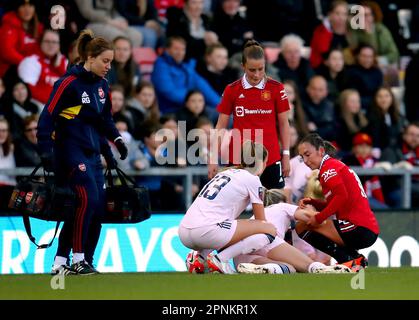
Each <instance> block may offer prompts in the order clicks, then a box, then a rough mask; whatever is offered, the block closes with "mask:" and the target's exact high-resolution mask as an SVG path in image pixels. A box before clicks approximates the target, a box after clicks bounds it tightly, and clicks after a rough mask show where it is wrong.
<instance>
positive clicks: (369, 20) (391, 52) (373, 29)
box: [349, 1, 399, 66]
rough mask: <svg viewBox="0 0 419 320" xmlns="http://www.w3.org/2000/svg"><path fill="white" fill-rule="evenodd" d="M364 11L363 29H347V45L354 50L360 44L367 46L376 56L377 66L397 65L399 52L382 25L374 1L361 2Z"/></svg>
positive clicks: (380, 12)
mask: <svg viewBox="0 0 419 320" xmlns="http://www.w3.org/2000/svg"><path fill="white" fill-rule="evenodd" d="M361 6H362V8H363V10H364V17H363V18H364V22H365V27H364V28H356V29H354V28H350V29H349V43H350V46H351V48H354V49H356V48H357V47H359V46H360V45H361V44H369V45H370V46H372V47H373V48H374V50H375V52H376V53H377V55H378V61H379V64H380V65H382V66H387V65H389V64H393V65H394V64H397V63H398V59H399V50H398V49H397V46H396V43H395V42H394V39H393V36H392V35H391V32H390V31H389V30H388V29H387V27H386V26H385V25H384V24H383V23H382V20H383V12H382V11H381V9H380V6H379V5H378V4H377V3H376V2H375V1H362V2H361Z"/></svg>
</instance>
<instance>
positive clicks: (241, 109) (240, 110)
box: [236, 106, 244, 117]
mask: <svg viewBox="0 0 419 320" xmlns="http://www.w3.org/2000/svg"><path fill="white" fill-rule="evenodd" d="M236 116H237V117H244V107H243V106H236Z"/></svg>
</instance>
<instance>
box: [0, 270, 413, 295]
mask: <svg viewBox="0 0 419 320" xmlns="http://www.w3.org/2000/svg"><path fill="white" fill-rule="evenodd" d="M354 276H355V274H292V275H244V274H235V275H221V274H205V275H192V274H188V273H184V272H170V273H169V272H168V273H108V274H99V275H93V276H84V277H83V276H69V277H65V278H64V286H65V288H64V289H63V290H61V289H57V290H53V289H52V288H51V279H52V276H50V275H46V274H43V275H1V276H0V299H48V300H49V299H76V300H78V299H82V300H84V299H100V300H102V299H112V300H113V299H124V300H130V299H136V300H170V299H176V300H224V299H229V300H258V299H259V300H292V299H298V300H305V299H309V300H328V299H334V300H336V299H337V300H348V299H356V300H363V299H369V300H371V299H372V300H375V299H377V300H383V299H384V300H386V299H392V300H398V299H403V300H411V299H414V300H419V268H411V267H401V268H374V267H370V268H368V269H367V270H366V271H365V273H364V285H365V288H364V289H357V290H354V289H352V287H351V280H352V278H353V277H354ZM352 282H355V280H353V281H352ZM357 283H358V285H360V284H361V279H358V281H357Z"/></svg>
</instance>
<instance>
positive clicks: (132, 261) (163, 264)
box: [0, 211, 419, 274]
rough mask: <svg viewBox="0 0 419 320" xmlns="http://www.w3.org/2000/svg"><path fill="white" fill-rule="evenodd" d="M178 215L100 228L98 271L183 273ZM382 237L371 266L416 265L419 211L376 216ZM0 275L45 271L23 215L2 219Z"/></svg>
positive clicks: (44, 256) (38, 228) (42, 233)
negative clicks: (28, 234) (26, 229)
mask: <svg viewBox="0 0 419 320" xmlns="http://www.w3.org/2000/svg"><path fill="white" fill-rule="evenodd" d="M182 216H183V215H182V214H154V215H152V217H151V218H150V219H149V220H147V221H144V222H142V223H139V224H104V225H103V229H102V234H101V237H100V240H99V244H98V247H97V250H96V255H95V264H96V265H97V269H98V270H99V271H101V272H162V271H168V272H170V271H186V268H185V264H184V259H185V257H186V254H187V252H188V251H189V249H187V248H186V247H184V246H183V245H182V243H181V242H180V240H179V237H178V233H177V228H178V225H179V222H180V220H181V218H182ZM377 219H378V221H379V223H380V227H381V234H380V237H379V239H378V240H377V242H376V243H375V244H374V245H373V246H372V247H370V248H367V249H363V250H361V252H362V253H364V254H365V255H367V256H368V259H369V261H370V265H371V266H377V265H378V266H380V267H399V266H419V245H418V239H419V212H411V211H408V212H407V211H403V212H383V213H377ZM31 223H32V233H33V235H34V236H35V237H36V239H37V240H38V241H39V243H47V242H49V240H50V239H51V238H52V236H53V234H54V228H55V223H54V222H45V221H41V220H37V219H31ZM0 233H1V235H0V273H1V274H11V273H48V272H49V271H50V269H51V265H52V261H53V259H54V254H55V251H56V248H57V242H58V241H57V239H56V240H55V242H54V245H53V246H52V247H51V248H49V249H46V250H45V249H42V250H36V247H35V245H33V244H32V243H31V242H30V240H29V238H28V236H27V235H26V232H25V228H24V225H23V222H22V218H21V217H0Z"/></svg>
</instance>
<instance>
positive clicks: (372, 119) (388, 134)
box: [367, 87, 405, 150]
mask: <svg viewBox="0 0 419 320" xmlns="http://www.w3.org/2000/svg"><path fill="white" fill-rule="evenodd" d="M367 116H368V119H369V126H368V132H369V134H370V135H371V137H372V142H373V146H374V148H379V149H380V150H384V149H386V148H397V145H399V144H400V135H401V133H402V131H403V127H404V125H405V121H404V118H403V116H402V115H401V114H400V110H399V104H398V103H397V100H396V99H395V97H394V95H393V92H392V91H391V89H390V88H389V87H380V88H379V89H378V90H377V92H376V93H375V95H374V98H373V101H372V105H371V108H370V112H369V113H368V114H367Z"/></svg>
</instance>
